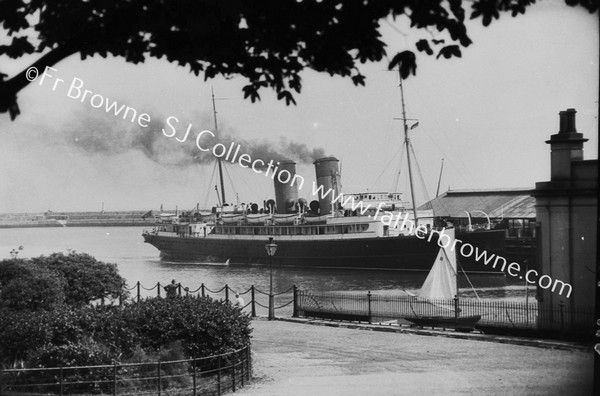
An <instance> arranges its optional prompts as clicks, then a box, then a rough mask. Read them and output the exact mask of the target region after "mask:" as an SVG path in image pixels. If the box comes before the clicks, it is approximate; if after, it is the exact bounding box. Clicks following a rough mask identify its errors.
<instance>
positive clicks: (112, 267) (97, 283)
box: [31, 252, 129, 305]
mask: <svg viewBox="0 0 600 396" xmlns="http://www.w3.org/2000/svg"><path fill="white" fill-rule="evenodd" d="M31 261H32V262H33V263H34V264H37V265H39V266H42V267H46V268H50V269H52V270H55V271H57V272H59V273H60V274H62V276H63V277H64V279H65V282H66V284H65V289H64V290H65V302H66V303H67V304H72V305H75V304H79V305H83V304H89V303H90V302H92V301H94V300H98V299H101V298H107V297H112V298H118V297H119V296H123V297H126V296H127V295H128V294H129V293H128V291H127V283H126V281H125V279H124V278H123V277H122V276H121V275H119V271H118V269H117V265H116V264H112V263H104V262H102V261H98V260H96V259H95V258H94V257H92V256H90V255H89V254H86V253H75V252H71V253H69V254H67V255H65V254H63V253H53V254H51V255H50V256H40V257H36V258H33V259H32V260H31Z"/></svg>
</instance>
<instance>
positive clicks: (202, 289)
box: [200, 283, 204, 297]
mask: <svg viewBox="0 0 600 396" xmlns="http://www.w3.org/2000/svg"><path fill="white" fill-rule="evenodd" d="M200 290H201V293H202V297H204V283H203V284H201V285H200Z"/></svg>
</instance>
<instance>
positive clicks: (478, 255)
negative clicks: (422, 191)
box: [313, 184, 573, 298]
mask: <svg viewBox="0 0 600 396" xmlns="http://www.w3.org/2000/svg"><path fill="white" fill-rule="evenodd" d="M313 194H314V195H320V196H322V197H327V196H328V195H329V194H331V198H332V202H333V203H336V202H339V203H340V204H342V206H344V207H348V206H350V207H351V210H352V211H355V210H359V211H360V213H361V214H363V215H364V214H365V213H367V212H368V211H369V210H370V209H371V205H370V204H366V205H363V202H362V201H358V202H355V200H354V197H353V196H347V197H344V194H342V193H340V194H339V195H337V196H335V194H334V192H333V190H331V189H329V191H327V192H325V191H324V189H323V186H316V184H315V185H313ZM383 205H385V203H379V204H378V205H377V208H376V211H375V214H374V216H373V219H374V220H377V219H378V218H379V220H380V221H381V222H382V223H383V224H384V225H387V226H392V225H393V226H394V227H396V226H400V229H401V230H402V229H404V228H405V227H406V228H407V229H408V234H409V235H415V236H416V237H417V238H419V239H427V242H431V241H432V239H433V238H434V234H437V244H438V246H439V247H443V248H444V249H448V248H450V250H451V251H452V252H455V251H458V253H460V255H461V256H463V257H465V258H470V257H473V256H474V258H475V261H476V262H477V263H481V264H483V265H486V266H488V265H490V264H491V265H490V266H491V267H492V268H493V269H495V270H498V271H502V272H505V273H507V274H508V275H510V276H512V277H518V278H519V279H523V278H525V281H526V282H527V283H528V284H537V285H539V286H540V287H541V288H542V289H551V291H552V292H556V291H557V292H558V294H559V295H563V292H566V297H567V298H569V297H570V296H571V292H572V291H573V287H572V286H571V285H570V284H569V283H566V282H563V281H561V280H560V279H553V278H552V277H551V276H548V275H542V276H539V273H538V272H537V271H536V270H534V269H529V270H527V271H525V273H524V274H522V272H521V271H522V269H521V265H520V264H519V263H516V262H511V263H509V262H508V260H506V259H505V258H504V257H502V256H499V255H496V254H495V253H489V252H488V251H486V250H485V249H479V247H477V246H473V245H472V244H470V243H468V242H463V241H462V240H460V239H456V238H454V239H452V238H451V237H450V236H449V235H447V234H446V233H445V231H446V228H442V229H441V230H428V229H427V228H426V227H425V225H423V224H419V225H417V226H416V227H415V223H414V221H413V220H411V219H409V218H408V212H405V213H404V218H402V217H401V216H400V215H399V214H398V215H396V218H395V220H394V216H392V214H391V213H390V212H385V213H386V214H387V215H386V216H382V217H379V214H380V212H381V207H382V206H383ZM434 242H435V241H434Z"/></svg>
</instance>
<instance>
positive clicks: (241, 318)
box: [124, 297, 251, 358]
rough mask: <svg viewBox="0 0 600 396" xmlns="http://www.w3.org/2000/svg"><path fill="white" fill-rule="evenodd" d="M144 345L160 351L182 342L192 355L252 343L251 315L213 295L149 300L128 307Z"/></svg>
mask: <svg viewBox="0 0 600 396" xmlns="http://www.w3.org/2000/svg"><path fill="white" fill-rule="evenodd" d="M124 313H126V314H127V315H128V316H129V317H130V318H131V321H132V328H135V329H137V332H138V334H139V337H140V338H139V340H140V345H141V346H142V348H145V349H146V348H150V349H151V350H154V351H157V350H159V349H160V348H161V347H162V346H164V345H167V344H169V343H171V342H174V341H178V340H179V341H181V343H182V346H183V348H184V351H185V353H186V355H187V356H188V357H189V358H193V357H204V356H210V355H218V354H222V353H226V352H231V351H233V350H236V349H239V348H243V347H244V346H246V345H248V344H250V333H251V329H250V317H249V316H248V315H247V314H244V313H242V312H241V311H240V310H239V309H236V308H235V307H233V306H232V305H231V304H229V303H227V302H223V301H217V300H213V299H212V298H210V297H202V298H196V297H182V298H172V299H160V298H154V299H147V300H143V301H140V302H139V303H135V304H131V305H128V306H127V308H126V309H125V310H124Z"/></svg>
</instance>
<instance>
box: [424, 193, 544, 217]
mask: <svg viewBox="0 0 600 396" xmlns="http://www.w3.org/2000/svg"><path fill="white" fill-rule="evenodd" d="M531 191H532V190H531V189H525V188H518V189H516V188H515V189H498V190H451V191H447V192H445V193H444V194H442V195H440V196H439V197H437V198H435V199H432V200H431V201H429V202H428V203H426V204H424V205H423V206H421V207H420V208H419V209H425V208H427V207H429V205H431V208H433V213H434V215H435V216H442V217H454V218H457V217H461V218H466V217H467V214H466V212H469V213H470V215H471V217H485V216H484V214H483V213H481V212H485V213H486V214H487V215H488V216H490V217H504V218H507V217H508V218H535V198H534V197H532V196H531Z"/></svg>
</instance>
